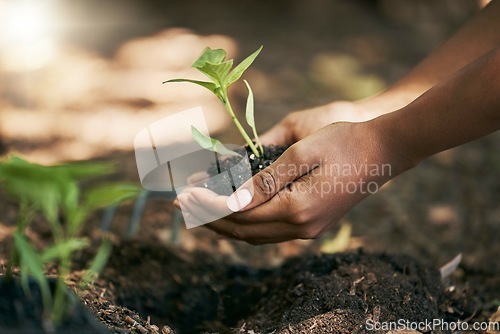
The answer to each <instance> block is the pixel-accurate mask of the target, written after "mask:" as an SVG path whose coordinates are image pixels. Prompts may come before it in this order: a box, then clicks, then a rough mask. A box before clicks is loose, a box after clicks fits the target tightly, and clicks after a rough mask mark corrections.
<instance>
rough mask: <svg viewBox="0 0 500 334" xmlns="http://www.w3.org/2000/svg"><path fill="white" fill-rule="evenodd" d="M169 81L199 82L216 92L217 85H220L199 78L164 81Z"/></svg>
mask: <svg viewBox="0 0 500 334" xmlns="http://www.w3.org/2000/svg"><path fill="white" fill-rule="evenodd" d="M167 82H190V83H194V84H197V85H199V86H202V87H205V88H206V89H208V90H209V91H211V92H212V93H216V91H217V87H218V86H217V85H216V84H214V83H213V82H206V81H198V80H191V79H171V80H167V81H164V82H163V83H167Z"/></svg>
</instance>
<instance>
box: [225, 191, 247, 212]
mask: <svg viewBox="0 0 500 334" xmlns="http://www.w3.org/2000/svg"><path fill="white" fill-rule="evenodd" d="M251 201H252V194H251V193H250V191H249V190H248V189H241V190H238V191H237V192H235V193H234V194H232V195H231V196H229V198H228V199H227V207H228V208H229V210H231V211H233V212H238V211H240V210H242V209H244V208H245V207H246V206H247V205H248V204H250V202H251Z"/></svg>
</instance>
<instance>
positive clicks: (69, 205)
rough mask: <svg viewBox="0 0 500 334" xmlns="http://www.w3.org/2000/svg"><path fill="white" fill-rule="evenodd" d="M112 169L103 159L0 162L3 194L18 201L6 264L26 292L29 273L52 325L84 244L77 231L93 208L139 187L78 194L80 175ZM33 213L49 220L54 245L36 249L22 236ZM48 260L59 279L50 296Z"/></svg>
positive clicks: (91, 275) (104, 253) (94, 269)
mask: <svg viewBox="0 0 500 334" xmlns="http://www.w3.org/2000/svg"><path fill="white" fill-rule="evenodd" d="M112 171H113V166H112V165H110V164H105V163H83V164H82V163H80V164H65V165H58V166H42V165H37V164H32V163H29V162H27V161H25V160H23V159H21V158H18V157H11V158H9V159H7V160H5V161H3V162H1V163H0V184H1V185H2V186H3V188H4V189H5V191H6V193H7V194H8V195H9V196H10V197H11V198H13V199H15V200H16V201H17V202H18V203H19V217H18V222H17V226H16V230H15V232H14V234H13V239H14V245H13V248H12V251H11V260H10V261H9V266H8V275H7V277H11V275H12V268H13V267H14V266H18V267H19V268H20V273H21V284H22V286H23V289H24V291H25V293H27V294H29V292H30V290H29V287H28V278H29V277H31V278H33V279H34V280H35V281H36V282H37V283H38V285H39V287H40V291H41V295H42V301H43V304H44V309H45V312H46V313H47V314H48V315H50V320H51V321H52V322H53V323H55V324H57V323H59V322H60V321H61V320H62V317H63V316H64V314H65V311H66V309H67V305H66V303H67V298H66V295H65V293H66V288H65V284H64V279H65V278H66V277H67V276H68V275H69V273H70V269H71V266H72V258H73V255H74V253H75V252H76V251H79V250H82V249H84V248H87V247H88V246H89V241H88V240H87V239H86V238H84V237H82V236H81V230H82V227H83V223H84V222H85V220H86V219H87V218H88V216H89V214H90V213H92V212H93V211H94V210H96V209H99V208H103V207H107V206H110V205H114V204H117V203H119V202H121V201H124V200H127V199H131V198H135V197H137V196H138V195H139V193H140V188H139V187H138V186H136V185H131V184H121V183H119V184H111V185H104V186H99V187H94V188H91V189H89V190H88V191H86V192H85V193H84V194H83V196H81V197H82V198H80V188H79V184H78V182H79V181H81V180H83V179H88V178H92V177H97V176H102V175H106V174H109V173H111V172H112ZM37 214H41V215H42V216H43V217H44V218H45V220H46V221H47V222H48V223H49V224H50V228H51V232H52V238H53V240H54V244H53V245H52V246H48V247H46V248H44V249H36V248H35V247H34V246H33V245H32V244H31V242H30V241H29V239H28V238H27V237H26V234H25V230H26V228H27V227H28V225H29V224H30V223H31V222H32V221H33V219H34V217H35V216H36V215H37ZM111 246H112V244H111V241H110V240H108V239H103V241H102V243H101V246H100V248H99V250H98V252H97V255H96V256H95V258H94V260H93V262H92V264H91V265H90V267H89V268H88V270H87V271H86V275H85V276H84V278H83V282H84V283H91V282H92V280H93V279H95V275H96V274H97V273H98V272H100V271H101V270H102V268H103V267H104V265H105V263H106V261H107V258H108V256H109V254H110V252H111ZM48 263H58V265H59V266H58V268H59V273H58V274H59V275H58V276H59V279H58V281H57V283H56V289H55V294H54V297H52V294H51V293H50V288H49V283H48V280H47V277H46V276H45V275H44V270H45V266H46V265H47V264H48Z"/></svg>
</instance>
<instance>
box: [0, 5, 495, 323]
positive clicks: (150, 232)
mask: <svg viewBox="0 0 500 334" xmlns="http://www.w3.org/2000/svg"><path fill="white" fill-rule="evenodd" d="M55 3H57V2H55ZM400 3H401V2H397V1H361V0H359V1H350V2H347V1H320V0H317V1H308V2H300V1H285V2H279V3H278V2H276V3H275V2H265V1H258V2H251V3H248V4H244V5H243V4H238V5H235V4H233V3H230V2H228V1H212V2H210V3H208V2H205V3H203V4H202V3H200V2H196V1H182V2H175V3H172V2H159V1H152V0H151V1H145V2H144V3H143V4H141V5H138V3H134V2H133V1H122V2H120V5H118V4H117V3H115V2H113V1H112V2H109V5H107V4H101V2H97V1H78V2H76V1H75V4H74V5H72V6H68V5H63V4H62V2H61V4H60V14H61V13H63V14H61V15H62V16H61V26H63V27H66V29H63V30H62V32H61V33H60V34H59V35H58V36H57V38H58V39H57V42H58V51H57V52H56V53H55V56H54V58H52V59H50V58H47V60H46V63H44V64H41V65H40V64H38V63H37V64H34V65H33V64H31V65H30V64H29V62H27V63H23V66H27V68H19V66H20V65H19V66H17V67H15V66H14V67H12V66H13V65H12V63H10V62H8V61H6V59H10V58H9V52H10V51H12V50H14V49H12V50H11V49H5V48H3V49H2V50H1V51H0V59H1V60H2V61H1V62H0V65H1V69H0V71H2V77H3V78H4V79H3V80H2V82H1V83H0V110H1V112H0V138H1V140H0V143H2V144H3V145H4V146H5V148H3V149H4V150H7V152H18V153H21V154H23V155H24V156H26V157H27V158H29V159H31V160H33V161H38V162H43V163H53V162H58V161H67V160H83V159H99V160H111V161H118V162H119V165H120V172H119V173H118V174H117V175H116V176H114V177H113V178H114V179H115V180H129V181H133V182H138V176H137V170H136V166H135V160H134V153H133V138H134V136H135V134H136V133H137V132H138V131H140V130H141V129H142V128H143V127H144V126H146V125H148V124H149V123H151V122H154V121H156V120H159V119H161V118H163V117H165V116H168V115H169V114H172V113H174V112H176V111H181V110H184V109H186V108H188V107H192V106H193V105H194V104H200V105H202V106H203V107H204V109H205V111H206V114H207V115H208V119H209V122H208V123H209V127H210V130H211V131H213V133H215V134H217V135H218V137H219V138H221V139H223V140H225V141H228V142H236V143H239V142H240V140H239V139H238V137H237V133H236V131H235V130H234V129H232V128H231V127H229V123H228V121H227V118H226V117H225V115H224V113H223V110H222V108H221V107H220V106H219V104H218V101H217V100H216V99H212V97H211V96H209V95H208V94H206V93H205V92H204V91H202V90H199V89H197V88H196V87H188V86H189V85H186V86H184V85H178V86H171V87H167V86H162V85H161V82H162V81H163V80H166V79H169V78H172V77H179V76H180V77H185V76H187V77H195V76H196V74H195V73H194V72H193V71H191V70H190V69H189V65H190V64H191V62H192V61H193V60H194V59H195V58H196V56H197V55H198V54H199V53H200V52H201V50H202V49H203V48H204V47H205V46H207V45H210V46H212V47H224V48H225V49H227V50H228V53H229V55H230V56H231V57H236V58H238V59H241V57H242V56H244V55H246V54H249V53H250V52H252V51H253V50H255V49H257V48H258V46H260V45H261V44H262V45H264V51H263V52H262V54H261V55H260V56H259V58H258V60H257V61H256V63H255V66H254V68H253V69H252V70H250V71H249V72H248V77H247V78H248V80H249V81H250V83H251V84H252V86H253V87H254V93H255V98H256V107H257V112H256V120H257V126H258V128H259V129H260V131H263V130H265V129H267V128H269V127H270V126H271V125H272V124H274V123H275V122H276V121H278V120H279V119H280V118H281V117H283V115H285V114H286V113H287V112H289V111H293V110H298V109H301V108H307V107H312V106H316V105H319V104H322V103H326V102H329V101H332V100H336V99H357V98H362V97H365V96H368V95H370V94H372V93H375V92H377V91H379V90H380V89H383V88H384V87H387V86H388V85H389V84H391V83H393V82H394V81H395V80H397V78H399V77H400V76H401V75H403V74H404V73H406V72H407V71H408V69H410V68H411V67H412V66H413V65H415V64H416V63H417V62H418V61H419V60H420V59H422V58H423V57H424V56H425V55H426V54H427V53H428V52H430V50H431V49H432V48H433V47H435V46H436V45H438V44H439V43H440V42H441V41H443V40H444V39H445V38H446V36H449V35H450V34H451V33H452V32H453V31H454V30H455V29H457V27H458V26H460V25H461V24H462V23H463V22H464V21H465V20H466V19H467V18H468V17H470V16H471V15H472V14H473V13H474V10H475V9H474V6H472V2H465V1H464V2H458V1H455V2H453V1H443V2H441V3H440V5H432V4H431V2H425V1H422V2H419V4H418V5H415V4H412V3H413V2H404V3H405V4H404V5H401V4H400ZM415 6H416V7H415ZM96 8H98V9H96ZM63 18H64V19H63ZM12 52H13V51H12ZM39 59H41V57H39ZM35 65H36V66H35ZM9 66H11V67H9ZM21 67H22V66H21ZM232 94H233V97H234V98H235V99H237V101H238V103H237V105H238V106H239V107H240V108H239V109H240V110H241V107H243V105H244V94H245V88H244V87H235V88H234V90H233V92H232ZM193 101H195V102H193ZM499 137H500V136H499V134H498V133H496V134H492V135H490V136H487V137H485V138H482V139H480V140H477V141H474V142H471V143H469V144H466V145H463V146H461V147H458V148H455V149H452V150H448V151H446V152H443V153H441V154H439V155H437V156H435V157H433V158H431V159H429V160H427V161H425V162H423V163H422V164H420V165H419V166H418V167H417V168H415V169H413V170H412V171H409V172H407V173H405V174H403V175H401V176H400V177H398V178H397V179H395V180H393V181H391V182H390V183H389V184H387V185H386V186H384V188H383V189H382V190H381V191H380V192H379V193H378V194H376V195H374V196H371V197H369V198H367V199H366V200H364V201H363V202H362V203H361V204H360V205H358V206H357V207H356V208H355V209H354V210H353V211H352V212H350V213H349V214H348V215H347V216H346V217H344V218H343V219H342V221H341V222H340V224H339V225H342V226H348V225H349V226H351V227H352V234H351V236H350V237H349V238H348V242H347V243H345V244H344V245H343V247H340V249H341V250H342V251H345V252H347V254H340V255H322V256H321V257H319V258H314V257H311V256H313V255H321V254H324V250H325V249H327V247H326V246H325V244H328V243H329V242H331V240H332V239H333V238H334V237H335V233H336V231H331V232H330V233H328V234H327V235H325V236H323V237H322V238H320V239H318V240H314V241H293V242H288V243H283V244H280V245H266V246H251V245H247V244H244V243H241V242H237V241H231V240H226V239H221V238H220V237H218V236H216V235H215V234H213V233H212V232H210V231H208V230H206V229H204V228H195V229H190V230H186V229H184V228H182V229H181V232H180V236H179V237H178V238H176V237H174V236H175V233H173V231H174V228H173V226H172V216H173V213H174V208H173V206H172V205H171V204H169V201H168V200H162V199H156V200H152V201H150V202H149V203H148V204H147V206H146V209H145V212H144V216H143V219H142V221H141V227H140V229H139V231H138V232H137V234H136V235H135V236H133V237H132V238H128V237H126V229H127V226H128V223H129V220H130V215H131V211H132V204H131V203H129V204H126V205H124V206H122V207H121V208H120V209H119V210H118V212H117V216H116V217H115V219H114V220H113V224H112V226H111V232H112V233H113V235H114V236H115V238H114V240H115V248H114V252H113V254H112V257H111V259H110V263H109V265H108V266H107V267H106V269H105V270H104V272H103V274H102V276H101V277H100V278H99V280H98V281H97V285H96V288H95V289H94V290H90V291H79V292H78V294H79V295H80V296H81V298H82V300H83V301H84V302H85V303H86V304H89V305H91V309H92V310H93V311H94V313H95V314H97V315H99V317H100V318H101V319H102V320H103V321H105V322H106V323H107V324H108V325H110V326H114V327H112V328H113V329H114V330H115V332H117V333H120V332H122V333H123V332H126V331H127V330H131V328H132V327H133V325H134V321H138V323H139V324H140V325H141V326H142V328H145V329H147V330H149V331H152V332H154V331H155V327H151V324H154V325H156V326H157V327H158V331H159V332H161V329H162V327H163V326H164V325H167V326H170V327H171V328H172V329H174V330H176V331H177V332H180V333H190V332H199V331H202V329H204V330H206V331H209V332H213V331H224V330H229V328H238V329H239V330H240V332H248V333H250V332H251V331H252V330H255V331H256V332H258V331H261V330H262V331H265V330H266V329H269V328H274V329H279V330H278V332H282V333H286V332H292V333H298V332H301V331H302V332H308V331H311V332H314V331H316V332H328V330H333V332H335V328H336V327H335V325H334V324H336V323H342V324H343V326H344V327H341V328H343V329H345V330H346V331H347V329H350V328H351V329H352V327H349V326H351V325H352V326H354V325H356V324H357V323H359V322H360V321H362V320H365V319H364V318H362V317H361V315H360V314H361V313H359V314H356V315H353V314H351V313H349V312H350V310H356V307H354V306H353V304H348V303H347V304H342V303H341V302H340V300H341V299H339V298H353V301H352V302H353V303H357V304H356V305H357V306H358V307H359V309H361V308H363V307H364V308H366V310H367V311H366V312H365V316H371V317H376V316H380V317H381V319H387V317H390V316H391V314H388V313H384V312H386V311H385V310H386V309H387V308H388V306H387V305H392V304H390V303H389V304H384V303H385V302H386V301H384V300H382V299H380V300H377V301H375V302H372V301H370V302H366V301H364V300H363V292H366V294H367V295H369V296H376V295H377V293H382V294H383V296H389V294H388V293H387V294H386V293H385V292H384V291H386V290H383V289H384V287H383V286H382V285H377V284H375V286H377V287H378V288H380V290H371V289H372V285H373V284H374V283H373V282H376V281H377V279H380V280H382V278H383V277H385V276H386V275H387V274H388V273H393V274H395V275H397V276H398V275H399V276H398V277H400V278H401V280H399V281H398V282H399V283H401V286H404V287H406V288H413V287H425V289H427V290H428V294H425V293H423V292H422V290H418V291H420V293H422V294H423V295H419V292H418V291H413V290H412V294H410V295H409V296H410V297H406V298H409V300H410V301H413V300H414V299H413V294H415V295H416V296H415V298H422V299H416V300H417V301H420V302H421V303H426V302H428V301H429V296H430V297H431V298H435V297H436V296H438V297H439V298H442V301H443V302H442V303H441V302H440V301H437V302H436V303H434V304H432V303H431V304H432V305H431V304H429V305H428V306H426V307H425V311H426V312H428V313H426V314H425V315H423V316H425V317H426V316H430V317H434V316H436V315H439V316H441V315H443V314H445V313H446V312H448V311H449V310H451V311H450V312H448V313H449V314H451V315H453V314H455V316H460V317H465V318H467V317H472V319H475V320H485V319H487V318H488V317H490V316H491V315H492V314H493V313H494V312H495V310H496V308H497V307H498V306H499V304H500V293H499V291H500V289H499V286H500V263H499V260H498V258H499V254H500V242H499V238H500V211H499V208H498V205H497V203H498V199H499V198H500V180H499V179H498V173H499V171H500V159H499V157H498V152H499V150H500V140H499V139H500V138H499ZM0 146H2V145H1V144H0ZM0 151H1V149H0ZM1 196H2V197H1V198H2V200H1V201H0V241H1V242H0V261H1V264H2V266H1V267H2V268H4V265H5V261H6V260H7V259H8V246H9V244H10V237H9V233H10V232H11V231H12V228H13V226H14V224H15V220H16V216H17V203H14V202H11V201H8V200H5V196H4V195H3V194H2V195H1ZM99 224H100V216H99V215H96V216H94V217H93V219H91V220H90V221H89V222H88V225H87V226H86V233H87V234H88V235H89V236H90V237H91V238H93V239H98V237H99V235H100V233H99V232H98V227H99ZM29 236H30V237H31V238H32V240H33V241H34V242H35V244H36V245H39V246H41V245H43V244H44V243H46V242H47V228H46V227H44V224H43V222H40V223H39V224H35V225H34V226H32V228H30V229H29ZM360 248H361V249H363V253H362V254H363V255H362V256H361V258H360V259H359V261H358V260H356V259H358V257H359V253H358V251H357V250H358V249H360ZM90 252H92V250H91V251H90ZM382 253H388V254H392V255H394V258H393V257H390V256H386V255H373V254H382ZM458 253H462V254H463V261H462V264H461V265H460V267H459V268H458V270H457V271H455V273H454V274H453V276H452V281H451V283H449V282H447V283H446V284H444V285H443V286H441V287H436V285H435V283H436V282H435V281H438V280H439V279H438V278H437V276H436V275H437V272H434V271H433V269H437V268H439V267H440V266H441V265H443V264H444V263H446V262H447V261H449V260H450V259H451V258H453V257H454V256H455V255H456V254H458ZM297 256H298V258H295V259H291V258H293V257H297ZM405 256H407V257H405ZM88 258H89V254H87V253H82V254H79V255H78V257H77V259H76V260H77V261H76V267H75V272H74V273H73V277H77V276H78V268H79V267H80V266H81V265H82V263H84V262H85V261H87V260H88ZM289 259H290V260H289ZM401 261H402V262H404V263H406V264H408V265H409V266H410V267H412V268H417V269H418V268H419V269H418V270H416V272H417V274H415V273H414V272H407V271H405V269H402V267H401V265H394V263H396V264H397V263H400V262H401ZM415 261H416V262H415ZM315 263H316V264H317V265H318V267H317V268H316V267H314V264H315ZM336 263H340V264H341V265H339V266H338V267H337V266H336V265H335V264H336ZM318 268H319V269H318ZM321 268H323V269H321ZM325 268H326V269H325ZM341 268H343V269H341ZM381 268H383V270H382V269H381ZM2 270H4V269H2ZM318 270H320V271H321V270H324V271H323V272H321V273H318ZM342 270H344V271H342ZM412 275H415V276H412ZM363 277H365V278H363ZM362 278H363V279H362ZM360 279H362V280H361V281H359V280H360ZM407 281H410V282H412V284H411V285H408V284H406V283H404V282H407ZM355 282H357V283H355ZM301 284H306V287H305V288H302V286H303V285H301ZM353 286H360V289H359V290H358V289H357V288H356V289H355V290H354V291H353V293H354V295H352V294H349V293H350V292H351V287H353ZM444 286H448V290H449V289H450V287H456V288H455V289H456V291H459V292H460V294H459V295H458V296H449V295H445V296H444V297H443V295H442V294H441V293H442V292H443V291H444ZM317 287H321V288H320V289H319V290H318V288H317ZM325 287H326V288H325ZM390 287H391V285H388V287H387V289H390ZM302 289H304V290H302ZM323 289H324V291H325V294H323ZM335 291H341V292H344V295H342V294H341V293H340V295H335V296H334V295H332V296H330V295H329V294H328V293H330V292H335ZM318 294H319V296H318ZM234 296H238V298H236V297H234ZM322 296H326V297H331V298H328V300H332V302H331V303H330V304H329V303H328V302H327V301H326V300H325V301H324V302H322V303H311V300H314V298H317V297H322ZM394 296H399V295H398V294H395V295H394ZM358 297H359V299H355V298H358ZM239 298H241V299H242V300H244V301H247V302H245V303H243V305H242V303H241V302H240V303H239V302H238V300H239ZM252 298H253V299H252ZM301 298H302V299H301ZM402 298H403V301H404V300H405V296H404V295H402ZM454 298H455V299H454ZM287 300H288V301H287ZM297 300H304V304H303V305H302V306H304V307H303V308H301V307H300V305H297V304H293V303H294V302H297ZM273 301H276V302H275V303H274V304H273ZM333 301H334V302H333ZM452 301H453V302H452ZM308 302H309V304H308ZM421 305H423V304H421ZM426 305H427V304H426ZM273 306H276V309H273ZM316 306H317V308H315V307H316ZM347 306H349V307H347ZM440 306H442V307H448V306H450V307H451V309H449V310H448V309H446V310H445V311H443V310H442V309H440ZM122 307H126V308H128V309H130V310H128V309H124V308H122ZM308 307H309V308H308ZM471 308H472V309H471ZM359 309H358V310H359ZM116 310H119V311H120V312H118V313H116ZM377 310H378V311H377ZM132 311H133V312H132ZM231 311H233V313H231ZM392 311H393V313H392V316H396V315H397V316H403V315H402V314H400V313H397V311H396V310H392ZM134 312H137V314H135V313H134ZM259 312H260V313H259ZM460 312H463V313H462V314H461V315H459V314H458V313H460ZM111 314H117V315H116V316H113V315H111ZM259 314H260V316H259ZM377 314H378V315H377ZM127 316H128V317H129V318H127ZM266 316H268V318H266ZM405 316H408V315H405ZM411 316H412V315H410V316H409V317H411ZM420 316H422V315H420ZM148 317H151V318H150V322H149V323H148V320H147V319H148ZM127 319H128V320H127ZM130 319H132V320H133V321H130ZM346 319H351V321H352V323H349V322H348V321H347V320H346ZM353 319H362V320H357V322H355V321H354V320H353ZM471 321H472V320H471ZM322 324H324V326H323V325H322ZM201 328H202V329H201ZM339 328H340V327H339ZM337 329H338V328H337ZM133 330H135V331H136V332H140V331H141V330H140V329H139V327H138V326H137V325H136V326H135V327H134V329H133ZM164 331H165V332H167V331H168V329H166V328H165V329H164ZM271 331H272V329H271ZM337 332H340V329H338V331H337Z"/></svg>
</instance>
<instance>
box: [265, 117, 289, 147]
mask: <svg viewBox="0 0 500 334" xmlns="http://www.w3.org/2000/svg"><path fill="white" fill-rule="evenodd" d="M259 139H260V142H261V143H262V145H282V146H288V145H292V144H293V143H294V141H293V136H292V129H291V128H290V125H289V124H288V121H287V120H286V118H285V119H283V120H282V121H281V122H279V123H278V124H276V125H275V126H273V127H272V128H271V129H269V130H267V131H266V132H265V133H263V134H262V135H260V136H259Z"/></svg>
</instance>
